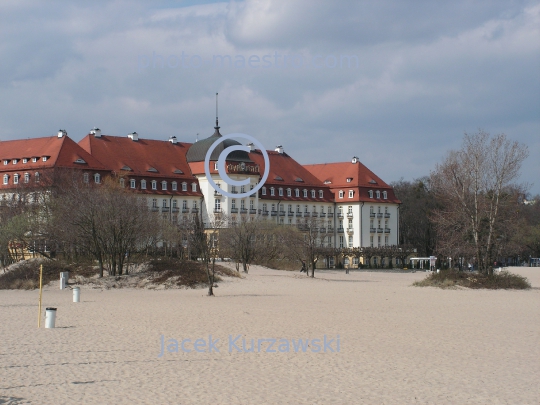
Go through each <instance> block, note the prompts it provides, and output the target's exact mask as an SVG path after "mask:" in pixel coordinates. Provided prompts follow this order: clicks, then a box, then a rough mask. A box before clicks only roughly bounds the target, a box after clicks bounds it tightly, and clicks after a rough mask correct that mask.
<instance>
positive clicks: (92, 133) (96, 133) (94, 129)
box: [90, 127, 101, 138]
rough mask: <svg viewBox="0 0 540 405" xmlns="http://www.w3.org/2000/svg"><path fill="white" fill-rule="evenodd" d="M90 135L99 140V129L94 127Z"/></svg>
mask: <svg viewBox="0 0 540 405" xmlns="http://www.w3.org/2000/svg"><path fill="white" fill-rule="evenodd" d="M90 135H94V136H95V137H96V138H101V129H99V128H96V127H94V128H92V129H91V130H90Z"/></svg>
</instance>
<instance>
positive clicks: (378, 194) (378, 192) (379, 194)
mask: <svg viewBox="0 0 540 405" xmlns="http://www.w3.org/2000/svg"><path fill="white" fill-rule="evenodd" d="M377 198H381V192H380V191H379V190H377Z"/></svg>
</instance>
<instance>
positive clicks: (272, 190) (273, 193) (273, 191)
mask: <svg viewBox="0 0 540 405" xmlns="http://www.w3.org/2000/svg"><path fill="white" fill-rule="evenodd" d="M270 195H272V196H273V195H275V190H274V187H270Z"/></svg>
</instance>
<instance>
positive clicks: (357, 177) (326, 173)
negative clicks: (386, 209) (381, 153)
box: [304, 162, 401, 204]
mask: <svg viewBox="0 0 540 405" xmlns="http://www.w3.org/2000/svg"><path fill="white" fill-rule="evenodd" d="M304 167H305V168H306V170H308V171H309V172H311V173H312V174H313V175H314V176H316V177H317V178H318V179H319V180H320V181H322V182H323V183H326V185H327V186H329V187H331V189H332V191H333V192H334V193H335V194H336V197H335V198H336V202H338V203H339V202H340V201H343V202H345V201H374V202H381V203H384V202H386V203H396V204H400V203H401V201H399V200H398V199H397V198H396V196H395V194H394V190H393V189H392V187H390V186H389V185H388V184H386V183H385V182H384V181H383V180H382V179H381V178H380V177H379V176H377V175H376V174H375V173H373V172H372V171H371V170H369V169H368V168H367V167H366V166H365V165H363V164H362V163H360V162H357V163H352V162H337V163H322V164H312V165H304ZM347 179H351V180H350V182H347ZM340 190H343V191H344V192H345V196H344V198H343V199H340V198H338V194H339V191H340ZM349 190H353V191H354V197H353V198H352V199H350V198H348V192H349ZM369 190H373V192H374V195H373V198H370V197H369ZM377 190H380V191H381V198H380V199H377V198H376V191H377ZM383 191H386V192H387V194H388V198H387V199H383V198H382V192H383Z"/></svg>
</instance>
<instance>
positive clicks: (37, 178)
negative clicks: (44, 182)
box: [34, 172, 41, 183]
mask: <svg viewBox="0 0 540 405" xmlns="http://www.w3.org/2000/svg"><path fill="white" fill-rule="evenodd" d="M40 179H41V178H40V175H39V172H35V173H34V181H35V182H36V183H39V180H40Z"/></svg>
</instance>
